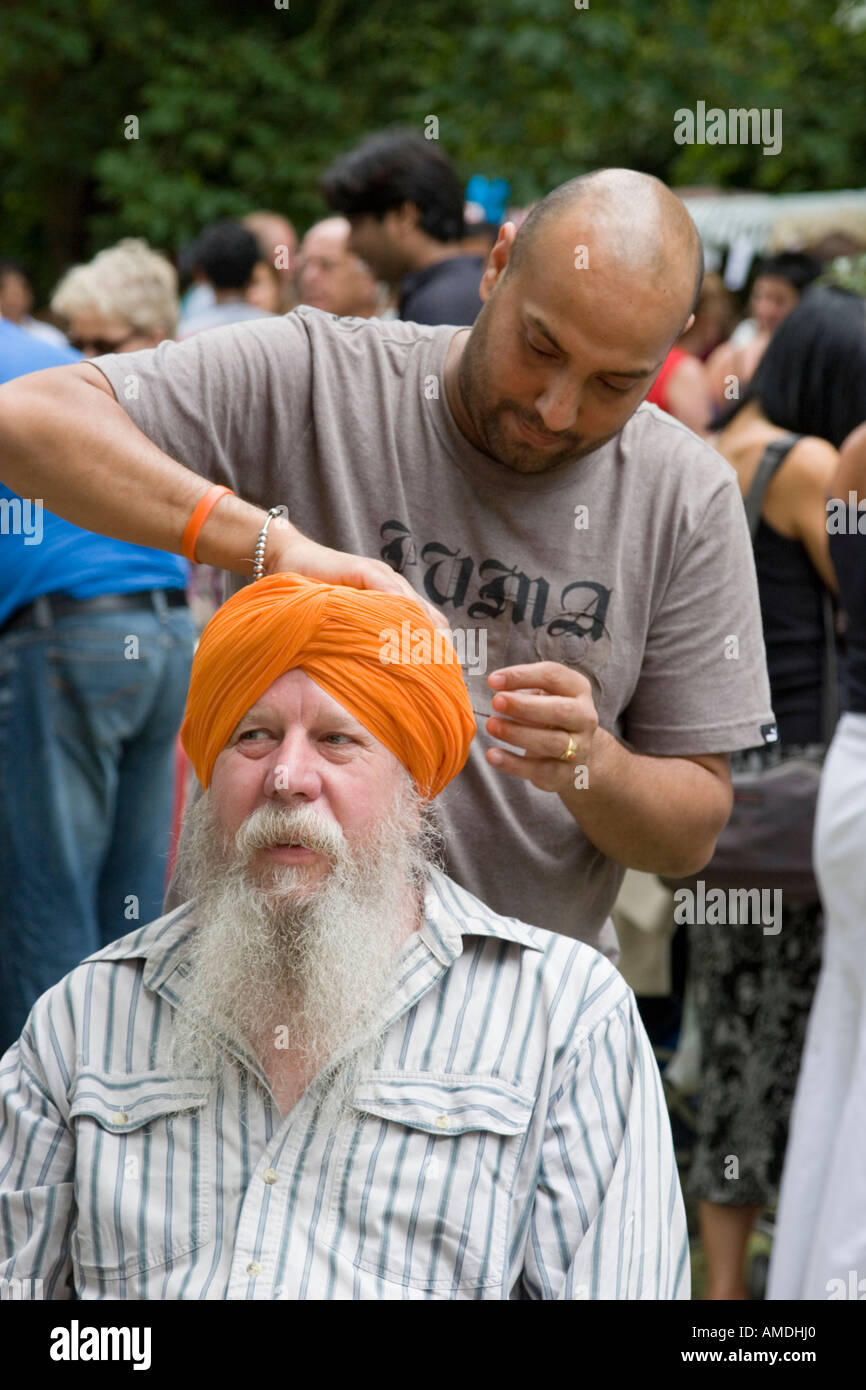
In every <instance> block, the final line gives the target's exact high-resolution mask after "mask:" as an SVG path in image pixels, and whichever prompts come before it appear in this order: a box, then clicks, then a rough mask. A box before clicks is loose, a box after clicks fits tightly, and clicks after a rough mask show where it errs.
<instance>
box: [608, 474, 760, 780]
mask: <svg viewBox="0 0 866 1390" xmlns="http://www.w3.org/2000/svg"><path fill="white" fill-rule="evenodd" d="M677 545H678V553H677V555H676V557H675V561H674V564H673V567H672V570H671V573H670V576H669V578H668V582H667V585H666V588H665V591H664V593H663V595H662V597H661V600H660V602H659V605H658V608H657V610H656V612H655V614H654V616H653V620H652V622H651V625H650V630H649V635H648V637H647V642H646V649H645V652H644V658H643V663H642V666H641V672H640V676H639V679H638V682H637V685H636V687H635V690H634V694H633V696H632V698H631V701H630V702H629V705H628V708H627V710H626V711H625V715H624V719H623V733H624V735H625V737H626V739H627V740H628V742H629V743H630V744H631V746H632V747H633V748H634V749H635V751H636V752H639V753H647V754H657V755H669V756H676V755H677V754H701V753H727V752H733V751H734V750H736V749H740V748H757V747H761V746H763V745H764V744H765V743H768V742H774V741H775V739H776V727H775V719H774V716H773V711H772V707H771V703H770V686H769V681H768V678H767V665H766V654H765V650H764V636H763V627H762V623H761V609H760V603H759V600H758V585H757V579H756V577H755V562H754V557H753V553H752V543H751V538H750V536H749V530H748V526H747V524H746V516H745V509H744V507H743V502H742V498H741V496H740V491H739V487H738V485H737V482H736V478H735V476H734V474H733V472H732V473H731V475H730V477H723V478H720V479H719V481H718V483H717V484H716V485H715V486H714V488H713V490H712V492H711V495H710V498H709V501H708V503H707V505H706V507H705V508H704V510H703V512H702V514H701V515H700V516H699V517H698V519H697V522H696V524H695V525H694V526H693V527H690V528H683V529H682V532H681V535H680V536H679V538H678V542H677Z"/></svg>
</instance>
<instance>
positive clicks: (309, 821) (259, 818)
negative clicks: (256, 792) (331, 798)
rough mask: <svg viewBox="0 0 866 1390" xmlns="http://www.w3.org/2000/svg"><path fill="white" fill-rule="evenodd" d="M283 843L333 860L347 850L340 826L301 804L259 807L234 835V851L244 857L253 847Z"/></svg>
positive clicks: (258, 848)
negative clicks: (291, 807)
mask: <svg viewBox="0 0 866 1390" xmlns="http://www.w3.org/2000/svg"><path fill="white" fill-rule="evenodd" d="M286 844H298V845H303V847H304V848H305V849H310V850H314V851H315V852H316V853H318V854H324V855H327V857H328V858H329V859H333V860H335V861H338V860H340V859H341V858H343V856H344V855H345V854H346V850H347V843H346V837H345V835H344V834H343V831H342V830H341V828H340V826H339V825H337V823H336V822H335V821H331V820H326V819H325V817H324V816H320V815H319V814H318V812H316V811H312V810H310V809H309V808H308V807H304V806H299V807H296V808H295V809H294V810H287V809H286V808H285V807H283V806H260V807H259V808H258V810H256V811H253V813H252V815H250V816H248V817H247V819H246V820H245V821H244V823H243V825H242V826H241V827H240V829H239V830H238V832H237V834H236V836H235V846H236V848H237V851H238V853H239V854H241V855H243V856H245V857H246V856H248V855H250V854H254V853H255V852H256V850H260V849H271V848H272V847H273V846H274V845H286Z"/></svg>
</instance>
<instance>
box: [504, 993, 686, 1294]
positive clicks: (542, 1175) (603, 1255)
mask: <svg viewBox="0 0 866 1390" xmlns="http://www.w3.org/2000/svg"><path fill="white" fill-rule="evenodd" d="M523 1286H524V1290H525V1292H526V1294H527V1295H528V1296H529V1297H530V1298H538V1299H568V1300H582V1299H599V1298H602V1299H688V1298H689V1296H690V1266H689V1248H688V1235H687V1230H686V1214H685V1207H684V1204H683V1198H682V1192H681V1189H680V1182H679V1176H678V1173H677V1167H676V1160H675V1157H674V1146H673V1139H672V1137H671V1129H670V1121H669V1120H668V1114H667V1109H666V1106H665V1101H664V1094H663V1091H662V1085H661V1078H660V1076H659V1072H658V1066H657V1065H656V1060H655V1057H654V1056H653V1052H652V1048H651V1046H650V1043H649V1039H648V1038H647V1035H646V1032H645V1030H644V1027H643V1024H642V1023H641V1020H640V1017H639V1015H638V1013H637V1005H636V1004H635V1001H634V996H633V995H632V994H631V993H629V996H628V997H627V998H626V999H624V1000H623V1001H622V1002H621V1003H619V1004H618V1005H617V1006H616V1008H615V1009H614V1010H612V1011H611V1013H610V1014H609V1015H607V1017H605V1018H604V1019H603V1020H602V1021H601V1022H600V1023H598V1024H596V1026H595V1027H594V1028H593V1029H592V1031H591V1032H590V1033H589V1035H588V1036H586V1037H584V1039H583V1040H582V1041H581V1042H580V1043H579V1045H578V1047H577V1048H576V1049H575V1050H574V1052H573V1053H572V1055H571V1057H570V1058H569V1060H568V1063H567V1065H566V1067H565V1073H564V1076H563V1078H562V1080H561V1083H560V1084H559V1086H558V1088H557V1089H556V1090H555V1091H554V1093H553V1095H552V1097H551V1103H550V1108H549V1112H548V1122H547V1128H546V1132H545V1138H544V1143H543V1148H542V1154H541V1165H540V1171H539V1175H538V1183H537V1195H536V1198H535V1202H534V1205H533V1210H532V1216H531V1219H530V1232H529V1239H528V1242H527V1252H526V1260H525V1264H524V1270H523Z"/></svg>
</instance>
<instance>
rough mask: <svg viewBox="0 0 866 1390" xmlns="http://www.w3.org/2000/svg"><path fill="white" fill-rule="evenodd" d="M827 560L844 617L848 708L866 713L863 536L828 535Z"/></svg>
mask: <svg viewBox="0 0 866 1390" xmlns="http://www.w3.org/2000/svg"><path fill="white" fill-rule="evenodd" d="M830 559H831V560H832V561H833V568H834V569H835V571H836V578H837V579H838V580H839V601H840V603H841V605H842V607H843V609H844V610H845V615H846V617H847V628H846V632H845V638H846V646H847V675H848V701H847V703H848V708H849V709H850V711H851V713H852V714H866V535H863V536H861V535H858V534H857V533H854V534H853V535H844V536H831V537H830Z"/></svg>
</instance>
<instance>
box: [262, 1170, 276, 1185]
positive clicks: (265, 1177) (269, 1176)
mask: <svg viewBox="0 0 866 1390" xmlns="http://www.w3.org/2000/svg"><path fill="white" fill-rule="evenodd" d="M278 1177H279V1174H278V1173H275V1172H274V1170H273V1168H266V1169H265V1171H264V1172H263V1173H262V1181H263V1182H267V1183H272V1182H276V1180H277V1178H278Z"/></svg>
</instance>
